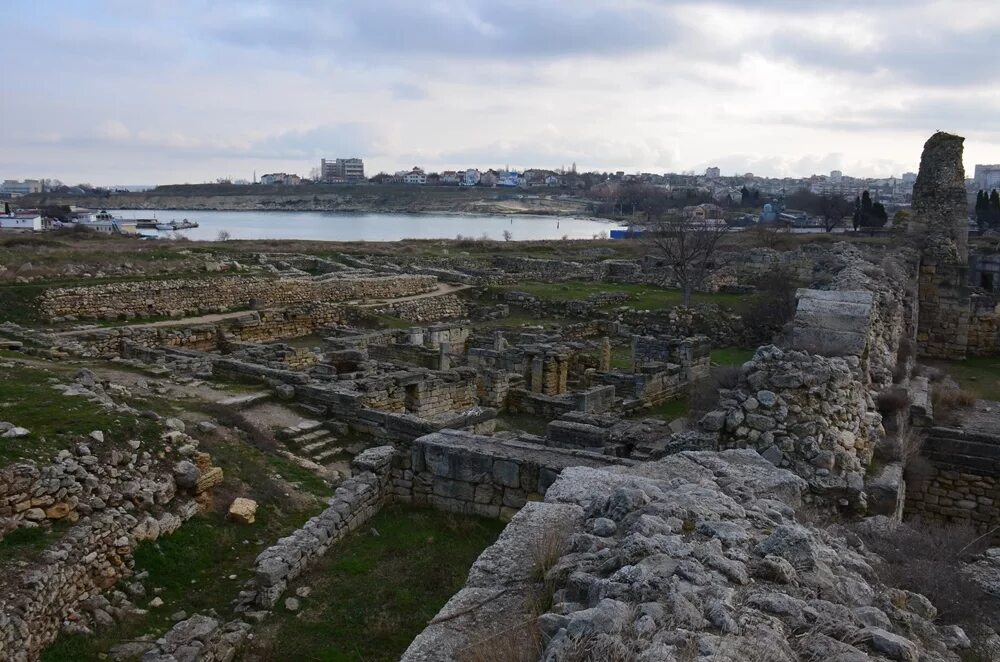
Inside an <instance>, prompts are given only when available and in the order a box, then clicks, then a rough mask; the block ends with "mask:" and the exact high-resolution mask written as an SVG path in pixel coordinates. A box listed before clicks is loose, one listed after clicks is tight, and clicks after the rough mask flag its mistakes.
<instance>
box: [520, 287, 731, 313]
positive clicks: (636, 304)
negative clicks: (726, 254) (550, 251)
mask: <svg viewBox="0 0 1000 662" xmlns="http://www.w3.org/2000/svg"><path fill="white" fill-rule="evenodd" d="M505 289H508V290H516V291H518V292H527V293H529V294H533V295H534V296H536V297H538V298H540V299H546V300H550V301H568V300H582V299H586V298H587V297H588V296H590V295H592V294H599V293H602V292H621V293H624V294H628V295H629V297H630V299H629V300H628V301H627V302H626V303H625V304H621V305H627V306H630V307H632V308H637V309H644V310H645V309H648V310H658V309H662V308H672V307H674V306H679V305H680V304H681V300H682V295H681V291H680V290H670V289H664V288H662V287H655V286H653V285H634V284H630V283H596V282H592V281H566V282H562V283H541V282H535V281H529V282H525V283H518V284H517V285H511V286H509V287H507V288H505ZM748 298H749V297H748V296H746V295H740V294H721V293H705V292H695V293H694V294H693V295H692V297H691V300H692V302H693V303H715V304H718V305H720V306H724V307H727V308H732V307H735V306H736V305H738V304H740V303H743V302H745V301H746V300H747V299H748ZM618 305H619V304H612V305H610V306H607V307H609V308H614V307H617V306H618Z"/></svg>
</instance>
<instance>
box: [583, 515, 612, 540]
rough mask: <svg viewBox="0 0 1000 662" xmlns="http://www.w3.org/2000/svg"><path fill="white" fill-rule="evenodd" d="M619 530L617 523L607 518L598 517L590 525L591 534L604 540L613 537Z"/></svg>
mask: <svg viewBox="0 0 1000 662" xmlns="http://www.w3.org/2000/svg"><path fill="white" fill-rule="evenodd" d="M617 529H618V525H617V524H615V521H614V520H611V519H608V518H607V517H598V518H597V519H595V520H594V521H593V522H591V524H590V530H591V532H592V533H593V534H594V535H595V536H601V537H604V538H606V537H608V536H613V535H614V534H615V531H616V530H617Z"/></svg>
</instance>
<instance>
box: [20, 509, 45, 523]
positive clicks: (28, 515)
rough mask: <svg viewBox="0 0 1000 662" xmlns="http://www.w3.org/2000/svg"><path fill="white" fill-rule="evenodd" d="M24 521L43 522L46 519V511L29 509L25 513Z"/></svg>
mask: <svg viewBox="0 0 1000 662" xmlns="http://www.w3.org/2000/svg"><path fill="white" fill-rule="evenodd" d="M24 519H26V520H28V521H29V522H41V521H42V520H43V519H45V511H44V510H42V509H41V508H28V509H27V510H26V511H24Z"/></svg>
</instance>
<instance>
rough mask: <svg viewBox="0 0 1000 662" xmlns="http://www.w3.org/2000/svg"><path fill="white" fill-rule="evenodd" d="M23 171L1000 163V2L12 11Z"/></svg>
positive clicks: (133, 178)
mask: <svg viewBox="0 0 1000 662" xmlns="http://www.w3.org/2000/svg"><path fill="white" fill-rule="evenodd" d="M0 29H2V34H3V38H2V39H0V55H2V56H3V62H4V63H5V66H4V71H3V75H2V81H3V92H0V95H2V97H0V98H2V101H0V178H18V179H20V178H23V177H55V178H59V179H62V180H64V181H67V182H72V183H77V182H84V181H85V182H91V183H94V184H149V183H160V184H162V183H172V182H201V181H207V180H213V179H215V178H217V177H223V176H230V177H233V178H247V179H249V178H250V177H251V176H252V173H253V171H254V170H255V169H256V171H257V174H258V175H260V174H262V173H265V172H274V171H287V172H296V173H299V174H301V175H308V173H309V170H310V168H312V167H314V166H315V165H318V161H319V159H320V158H321V157H324V156H325V157H328V158H333V157H337V156H360V157H362V158H364V159H365V163H366V170H367V172H368V173H369V174H375V173H376V172H378V171H380V170H385V171H390V172H391V171H395V170H399V169H403V168H409V167H411V166H414V165H420V166H423V167H425V168H429V169H434V170H441V169H449V168H465V167H472V166H478V167H496V166H503V165H507V164H509V165H510V166H511V167H518V168H520V167H525V166H536V167H547V168H558V167H560V166H566V167H568V166H569V165H570V164H571V163H573V162H576V163H577V165H578V167H579V168H580V169H585V170H590V169H597V170H625V171H626V172H640V171H642V172H666V171H675V172H680V171H685V170H695V171H699V172H700V171H703V170H704V168H705V167H706V166H710V165H717V166H719V167H720V168H722V171H723V173H724V174H733V173H737V172H738V173H743V172H748V171H749V172H753V173H755V174H758V175H768V176H783V175H789V176H802V175H809V174H812V173H814V172H815V173H826V172H829V171H830V170H831V169H840V170H843V171H844V172H845V173H849V174H854V175H864V176H889V175H899V174H901V173H902V172H904V171H907V170H916V167H917V164H918V162H919V157H920V149H921V146H922V145H923V142H924V141H925V140H926V139H927V137H928V136H929V135H930V134H931V133H933V132H934V131H935V130H938V129H942V130H948V131H952V132H956V133H959V134H961V135H964V136H966V138H967V140H966V152H965V154H966V159H965V163H966V169H967V170H968V171H969V173H970V174H971V168H972V166H973V165H974V164H975V163H993V162H1000V86H998V85H997V82H998V81H997V79H998V78H1000V69H998V68H997V61H996V55H997V46H996V44H998V43H1000V12H997V11H996V7H995V4H994V2H992V1H990V0H982V1H963V0H941V1H938V2H932V1H922V0H906V1H902V0H900V1H897V0H865V1H861V0H858V1H855V0H840V1H839V2H833V3H827V2H824V3H820V2H811V1H808V2H805V1H803V2H800V1H797V0H771V1H767V0H760V1H742V2H671V1H667V0H663V1H655V2H654V1H646V0H606V1H605V0H532V1H521V0H447V1H444V0H441V1H439V0H422V1H417V2H414V1H412V0H411V1H395V0H343V1H339V2H338V1H335V0H316V1H308V0H280V1H274V2H270V1H263V2H253V1H252V0H241V1H239V2H226V1H223V0H203V1H201V2H184V1H182V0H171V1H170V2H136V1H135V0H108V1H105V2H96V1H93V2H88V1H85V0H72V1H67V2H59V1H56V0H44V1H39V0H24V1H22V0H4V2H3V3H2V5H0Z"/></svg>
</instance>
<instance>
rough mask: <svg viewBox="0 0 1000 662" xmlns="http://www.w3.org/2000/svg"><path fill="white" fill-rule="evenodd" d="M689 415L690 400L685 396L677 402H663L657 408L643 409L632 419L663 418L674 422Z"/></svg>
mask: <svg viewBox="0 0 1000 662" xmlns="http://www.w3.org/2000/svg"><path fill="white" fill-rule="evenodd" d="M687 415H688V399H687V397H686V396H685V397H682V398H678V399H676V400H668V401H666V402H662V403H660V404H658V405H656V406H655V407H650V408H649V409H643V410H642V411H640V412H638V413H637V414H636V415H635V416H633V417H632V418H662V419H663V420H665V421H672V420H674V419H675V418H681V417H683V416H687Z"/></svg>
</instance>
